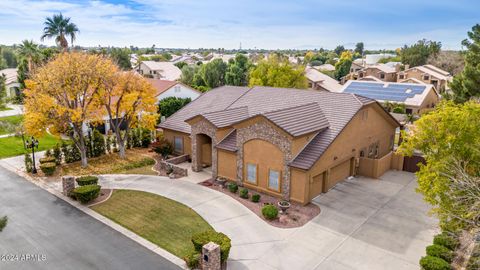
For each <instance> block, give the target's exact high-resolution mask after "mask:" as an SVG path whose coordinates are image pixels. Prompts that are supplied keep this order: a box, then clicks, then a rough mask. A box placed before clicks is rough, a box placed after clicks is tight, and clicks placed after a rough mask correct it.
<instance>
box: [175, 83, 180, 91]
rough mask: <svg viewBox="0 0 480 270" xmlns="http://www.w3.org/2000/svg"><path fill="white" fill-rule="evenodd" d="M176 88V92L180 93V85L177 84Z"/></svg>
mask: <svg viewBox="0 0 480 270" xmlns="http://www.w3.org/2000/svg"><path fill="white" fill-rule="evenodd" d="M174 89H175V93H179V92H180V85H176V86H175V88H174Z"/></svg>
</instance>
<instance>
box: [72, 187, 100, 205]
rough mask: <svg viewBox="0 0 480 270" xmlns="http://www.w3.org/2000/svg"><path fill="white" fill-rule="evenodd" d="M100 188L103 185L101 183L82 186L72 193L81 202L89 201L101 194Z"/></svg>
mask: <svg viewBox="0 0 480 270" xmlns="http://www.w3.org/2000/svg"><path fill="white" fill-rule="evenodd" d="M100 188H101V186H99V185H86V186H81V187H77V188H75V189H74V190H73V192H72V194H73V196H74V197H75V198H76V199H77V200H78V201H80V202H81V203H88V202H90V201H92V200H94V199H96V198H97V197H98V195H100Z"/></svg>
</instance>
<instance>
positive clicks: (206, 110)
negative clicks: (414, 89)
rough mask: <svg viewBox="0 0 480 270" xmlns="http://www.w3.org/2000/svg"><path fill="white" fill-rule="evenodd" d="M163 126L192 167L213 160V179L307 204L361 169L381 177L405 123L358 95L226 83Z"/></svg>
mask: <svg viewBox="0 0 480 270" xmlns="http://www.w3.org/2000/svg"><path fill="white" fill-rule="evenodd" d="M159 127H160V128H161V129H163V132H164V136H165V138H166V139H167V140H168V141H170V142H171V143H172V144H173V146H174V151H175V153H176V154H178V155H187V154H188V155H190V157H191V159H192V170H194V171H201V170H202V169H203V168H204V167H207V166H211V169H212V176H213V178H217V177H218V178H221V179H226V180H228V181H233V182H237V183H238V184H241V185H243V186H245V187H248V188H251V189H254V190H256V191H258V192H263V193H267V194H270V195H272V196H275V197H279V198H283V199H287V200H291V201H295V202H299V203H302V204H306V203H308V202H310V201H311V200H312V199H313V198H314V197H316V196H317V195H319V194H321V193H323V192H327V191H328V190H329V189H330V188H332V187H333V186H334V185H335V184H337V183H339V182H341V181H343V180H345V179H346V178H348V177H350V176H352V175H356V174H357V173H358V174H362V175H367V176H373V177H378V176H379V175H381V174H382V173H384V172H385V171H386V170H388V169H390V168H392V166H393V165H392V164H395V160H397V159H398V158H397V157H396V156H395V155H394V154H393V153H392V150H393V145H394V135H395V129H396V128H397V127H399V123H398V122H397V121H396V120H395V119H394V118H393V117H392V116H391V115H390V114H389V113H387V112H386V111H385V110H384V109H383V108H382V106H381V105H380V104H379V103H378V102H376V101H375V100H373V99H369V98H365V97H361V96H357V95H354V94H346V93H331V92H327V91H313V90H299V89H287V88H273V87H253V88H248V87H236V86H223V87H219V88H216V89H212V90H210V91H208V92H206V93H204V94H203V95H201V96H200V97H199V98H197V99H196V100H195V101H193V102H191V103H189V104H188V105H187V106H185V107H184V108H183V109H181V110H180V111H178V112H176V113H175V114H174V115H172V116H171V117H169V118H167V120H166V121H165V122H163V123H162V124H160V125H159ZM394 167H395V168H398V166H394Z"/></svg>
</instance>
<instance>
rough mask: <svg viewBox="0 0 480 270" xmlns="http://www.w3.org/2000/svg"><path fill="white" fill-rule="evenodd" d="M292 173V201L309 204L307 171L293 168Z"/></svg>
mask: <svg viewBox="0 0 480 270" xmlns="http://www.w3.org/2000/svg"><path fill="white" fill-rule="evenodd" d="M290 173H291V174H290V181H291V185H290V186H291V188H290V200H292V201H295V202H298V203H302V204H305V203H307V202H309V201H310V200H309V198H308V179H307V173H306V171H304V170H299V169H295V168H291V169H290Z"/></svg>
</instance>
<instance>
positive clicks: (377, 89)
mask: <svg viewBox="0 0 480 270" xmlns="http://www.w3.org/2000/svg"><path fill="white" fill-rule="evenodd" d="M426 88H427V86H426V85H412V84H390V83H386V84H380V83H363V82H351V83H350V85H349V86H348V87H347V88H346V89H345V90H344V92H346V93H353V94H358V95H362V96H365V97H368V98H373V99H377V100H389V101H397V102H404V101H405V100H406V99H407V98H412V97H414V96H415V95H418V94H421V93H423V91H424V90H425V89H426Z"/></svg>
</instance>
